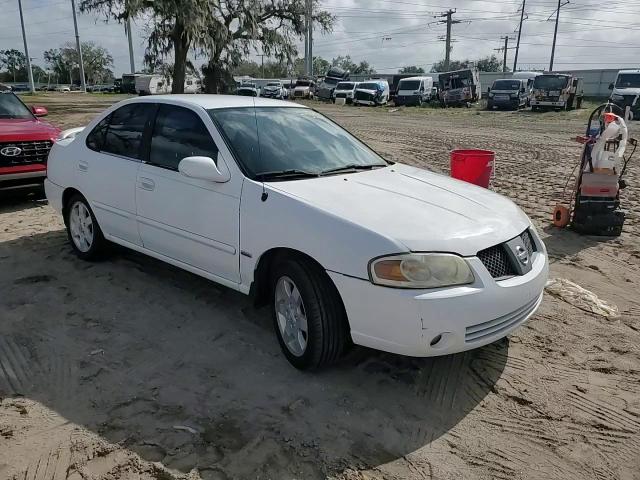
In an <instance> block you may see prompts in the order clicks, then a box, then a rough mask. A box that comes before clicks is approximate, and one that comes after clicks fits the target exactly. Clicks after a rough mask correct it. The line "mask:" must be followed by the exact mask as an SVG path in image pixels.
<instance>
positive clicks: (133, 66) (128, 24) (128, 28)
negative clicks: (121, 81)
mask: <svg viewBox="0 0 640 480" xmlns="http://www.w3.org/2000/svg"><path fill="white" fill-rule="evenodd" d="M124 29H125V33H126V34H127V38H128V39H129V66H130V69H131V73H136V62H135V61H134V60H133V36H132V35H131V18H130V17H127V21H126V23H125V24H124Z"/></svg>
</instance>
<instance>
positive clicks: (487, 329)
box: [464, 296, 542, 343]
mask: <svg viewBox="0 0 640 480" xmlns="http://www.w3.org/2000/svg"><path fill="white" fill-rule="evenodd" d="M541 298H542V297H541V296H540V297H536V298H534V299H533V300H531V301H530V302H529V303H527V304H526V305H524V306H522V307H520V308H518V309H517V310H515V311H513V312H511V313H507V314H506V315H502V316H501V317H498V318H494V319H493V320H489V321H487V322H482V323H478V324H477V325H472V326H470V327H467V328H466V329H465V332H464V341H465V342H467V343H474V342H480V341H482V340H485V339H488V338H491V337H495V336H496V335H499V334H500V333H503V332H504V331H506V330H509V329H511V328H513V327H515V326H517V325H518V324H520V323H522V322H524V321H525V320H526V319H527V318H528V317H529V315H531V313H532V312H533V311H534V310H535V309H536V307H537V306H538V304H539V303H540V299H541Z"/></svg>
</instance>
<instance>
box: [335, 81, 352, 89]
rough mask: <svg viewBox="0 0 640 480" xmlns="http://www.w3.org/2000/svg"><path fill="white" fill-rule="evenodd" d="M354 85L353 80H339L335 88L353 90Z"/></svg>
mask: <svg viewBox="0 0 640 480" xmlns="http://www.w3.org/2000/svg"><path fill="white" fill-rule="evenodd" d="M354 86H355V83H353V82H340V83H339V84H338V85H337V86H336V90H353V87H354Z"/></svg>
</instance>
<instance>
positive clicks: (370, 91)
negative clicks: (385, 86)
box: [356, 88, 378, 95]
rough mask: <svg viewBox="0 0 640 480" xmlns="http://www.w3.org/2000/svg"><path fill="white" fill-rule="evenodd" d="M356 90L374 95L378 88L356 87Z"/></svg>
mask: <svg viewBox="0 0 640 480" xmlns="http://www.w3.org/2000/svg"><path fill="white" fill-rule="evenodd" d="M356 92H364V93H369V94H371V95H375V94H376V93H378V90H369V89H368V88H367V89H364V88H356Z"/></svg>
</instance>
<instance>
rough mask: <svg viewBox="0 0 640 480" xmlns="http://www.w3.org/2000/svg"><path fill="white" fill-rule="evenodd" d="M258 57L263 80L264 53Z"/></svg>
mask: <svg viewBox="0 0 640 480" xmlns="http://www.w3.org/2000/svg"><path fill="white" fill-rule="evenodd" d="M258 57H260V69H261V70H262V78H265V76H264V53H261V54H259V55H258Z"/></svg>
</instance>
